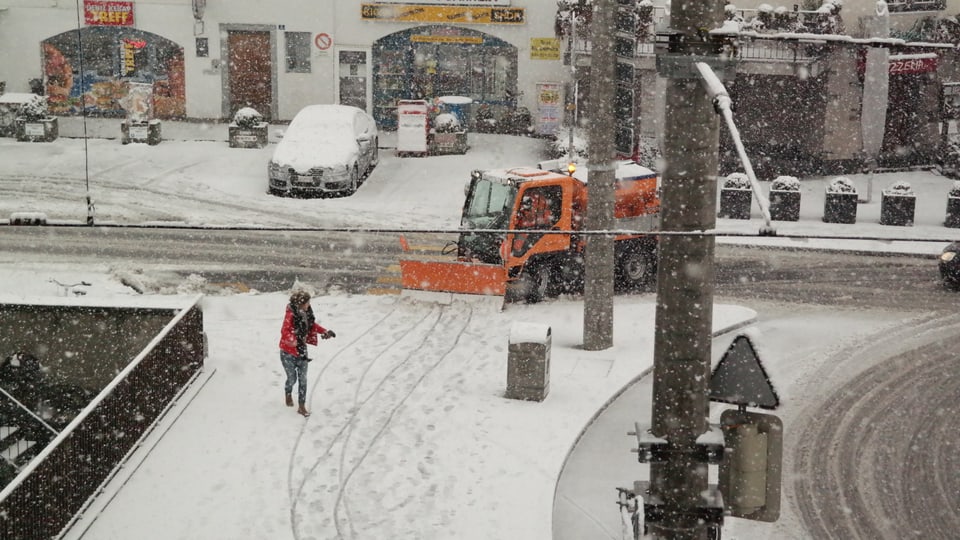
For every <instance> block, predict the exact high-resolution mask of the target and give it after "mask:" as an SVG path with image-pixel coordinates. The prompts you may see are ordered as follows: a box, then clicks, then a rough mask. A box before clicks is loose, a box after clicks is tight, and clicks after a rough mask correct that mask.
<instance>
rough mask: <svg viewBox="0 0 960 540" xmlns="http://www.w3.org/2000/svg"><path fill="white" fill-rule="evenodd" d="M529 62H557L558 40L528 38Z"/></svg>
mask: <svg viewBox="0 0 960 540" xmlns="http://www.w3.org/2000/svg"><path fill="white" fill-rule="evenodd" d="M530 59H531V60H559V59H560V40H559V39H558V38H536V37H535V38H530Z"/></svg>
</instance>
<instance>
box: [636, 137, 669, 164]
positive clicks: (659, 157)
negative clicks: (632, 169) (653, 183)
mask: <svg viewBox="0 0 960 540" xmlns="http://www.w3.org/2000/svg"><path fill="white" fill-rule="evenodd" d="M637 163H638V164H640V165H642V166H644V167H646V168H648V169H650V170H652V171H662V170H663V153H662V152H660V146H658V145H657V139H656V138H655V137H641V138H640V148H639V149H638V152H637Z"/></svg>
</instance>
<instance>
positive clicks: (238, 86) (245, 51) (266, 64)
mask: <svg viewBox="0 0 960 540" xmlns="http://www.w3.org/2000/svg"><path fill="white" fill-rule="evenodd" d="M227 50H228V51H229V63H228V64H227V71H228V73H229V85H230V86H229V88H230V117H231V118H232V117H233V115H234V113H236V112H237V111H238V110H239V109H241V108H243V107H253V108H254V109H256V110H257V112H259V113H260V114H262V115H263V118H264V120H268V121H269V120H270V119H271V110H272V104H273V89H272V80H271V78H272V74H273V66H272V65H271V56H270V32H251V31H240V30H231V31H229V32H228V34H227Z"/></svg>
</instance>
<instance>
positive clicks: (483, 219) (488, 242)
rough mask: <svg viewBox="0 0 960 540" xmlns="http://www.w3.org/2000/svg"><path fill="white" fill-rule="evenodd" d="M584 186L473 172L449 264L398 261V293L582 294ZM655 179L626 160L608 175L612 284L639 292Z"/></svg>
mask: <svg viewBox="0 0 960 540" xmlns="http://www.w3.org/2000/svg"><path fill="white" fill-rule="evenodd" d="M589 191H590V190H589V187H588V185H587V183H586V182H585V181H584V179H580V178H576V177H575V176H573V175H570V174H562V173H558V172H552V171H547V170H541V169H535V168H532V167H518V168H514V169H499V170H487V171H473V172H472V173H471V177H470V183H469V184H468V185H467V187H466V200H465V202H464V205H463V214H462V216H461V220H460V228H461V230H462V232H461V233H460V236H459V238H458V240H457V242H456V259H455V260H454V259H452V258H451V260H414V259H407V260H401V261H400V269H401V274H402V276H401V279H402V286H403V288H405V289H416V290H424V291H439V292H451V293H466V294H486V295H505V297H506V300H507V301H518V300H525V301H527V302H538V301H540V300H542V299H543V298H544V297H547V296H551V295H554V294H558V293H560V292H577V291H581V290H582V288H583V273H584V263H583V253H584V245H585V238H584V235H581V234H578V231H581V230H582V229H583V227H584V225H585V218H586V216H585V213H586V209H587V197H588V194H589ZM659 212H660V200H659V198H658V196H657V175H656V174H655V173H654V172H653V171H651V170H650V169H647V168H645V167H641V166H640V165H637V164H636V163H633V162H620V163H619V164H618V166H617V173H616V203H615V206H614V218H615V226H614V229H615V230H617V231H624V232H629V234H619V235H618V236H617V237H616V241H615V243H614V245H615V264H616V273H615V275H616V279H617V284H618V285H619V286H620V287H621V288H623V287H627V288H629V287H639V286H642V285H645V284H647V283H649V282H650V281H652V280H653V279H654V278H655V276H656V264H657V240H656V237H655V236H652V235H649V234H644V233H645V232H646V231H652V230H654V229H655V228H656V227H657V225H658V224H659Z"/></svg>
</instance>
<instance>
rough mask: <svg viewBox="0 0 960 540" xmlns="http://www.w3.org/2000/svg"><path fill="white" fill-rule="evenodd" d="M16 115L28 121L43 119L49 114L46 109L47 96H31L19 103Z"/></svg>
mask: <svg viewBox="0 0 960 540" xmlns="http://www.w3.org/2000/svg"><path fill="white" fill-rule="evenodd" d="M17 115H18V116H22V117H24V118H26V119H27V120H28V121H37V120H43V119H44V118H46V117H48V116H50V113H49V111H48V109H47V96H38V95H33V96H31V97H30V100H29V101H27V102H26V103H24V104H23V105H20V108H19V109H18V112H17Z"/></svg>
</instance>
